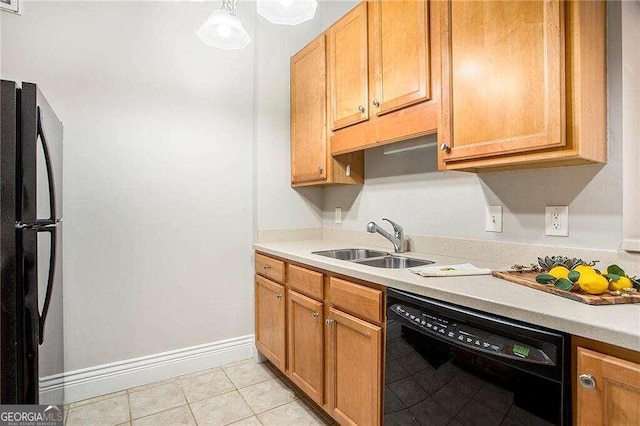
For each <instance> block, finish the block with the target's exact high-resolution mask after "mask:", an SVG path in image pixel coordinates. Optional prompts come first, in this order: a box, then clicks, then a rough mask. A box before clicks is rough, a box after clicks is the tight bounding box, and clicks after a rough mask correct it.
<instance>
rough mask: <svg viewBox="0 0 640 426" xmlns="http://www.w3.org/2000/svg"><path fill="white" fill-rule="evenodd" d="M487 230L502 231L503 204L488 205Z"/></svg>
mask: <svg viewBox="0 0 640 426" xmlns="http://www.w3.org/2000/svg"><path fill="white" fill-rule="evenodd" d="M485 231H487V232H502V206H487V213H486V215H485Z"/></svg>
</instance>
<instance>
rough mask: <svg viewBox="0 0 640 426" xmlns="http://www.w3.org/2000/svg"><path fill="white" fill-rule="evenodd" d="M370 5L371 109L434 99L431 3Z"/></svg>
mask: <svg viewBox="0 0 640 426" xmlns="http://www.w3.org/2000/svg"><path fill="white" fill-rule="evenodd" d="M369 9H370V13H369V19H370V20H371V23H370V26H369V28H370V31H371V33H370V35H369V40H370V43H371V49H370V51H371V54H370V60H371V74H370V75H371V88H372V90H371V93H372V98H373V100H372V105H371V106H372V111H373V112H374V113H375V114H376V115H382V114H385V113H388V112H391V111H395V110H397V109H400V108H404V107H406V106H409V105H412V104H415V103H418V102H423V101H427V100H429V99H431V75H430V74H431V70H430V67H429V62H430V61H429V59H430V58H429V52H430V46H429V36H430V34H429V7H428V3H427V2H426V1H382V0H376V1H372V2H371V3H370V6H369Z"/></svg>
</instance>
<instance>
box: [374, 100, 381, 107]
mask: <svg viewBox="0 0 640 426" xmlns="http://www.w3.org/2000/svg"><path fill="white" fill-rule="evenodd" d="M373 106H375V107H379V106H380V101H378V100H377V99H374V100H373Z"/></svg>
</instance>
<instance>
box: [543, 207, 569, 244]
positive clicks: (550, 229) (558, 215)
mask: <svg viewBox="0 0 640 426" xmlns="http://www.w3.org/2000/svg"><path fill="white" fill-rule="evenodd" d="M544 216H545V234H546V235H552V236H556V237H568V236H569V206H547V207H545V215H544Z"/></svg>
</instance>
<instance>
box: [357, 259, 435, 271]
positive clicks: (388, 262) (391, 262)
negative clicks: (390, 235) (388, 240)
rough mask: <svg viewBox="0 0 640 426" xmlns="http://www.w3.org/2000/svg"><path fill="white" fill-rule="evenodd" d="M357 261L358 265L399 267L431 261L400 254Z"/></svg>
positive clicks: (427, 263) (413, 265) (429, 262)
mask: <svg viewBox="0 0 640 426" xmlns="http://www.w3.org/2000/svg"><path fill="white" fill-rule="evenodd" d="M358 263H359V264H360V265H367V266H373V267H375V268H387V269H401V268H414V267H416V266H424V265H429V264H431V263H433V262H432V261H430V260H422V259H412V258H409V257H401V256H384V257H378V258H375V259H368V260H361V261H360V262H358Z"/></svg>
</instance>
